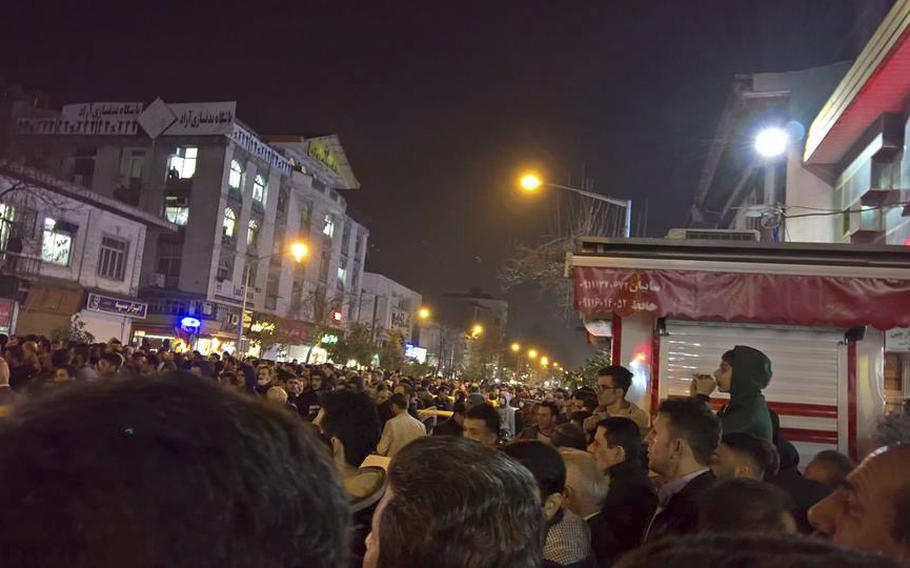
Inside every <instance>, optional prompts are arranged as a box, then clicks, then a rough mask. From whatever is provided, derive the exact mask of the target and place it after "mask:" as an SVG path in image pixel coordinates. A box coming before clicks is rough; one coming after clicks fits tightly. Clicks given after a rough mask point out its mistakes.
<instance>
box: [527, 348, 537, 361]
mask: <svg viewBox="0 0 910 568" xmlns="http://www.w3.org/2000/svg"><path fill="white" fill-rule="evenodd" d="M528 359H537V350H536V349H531V350H529V351H528Z"/></svg>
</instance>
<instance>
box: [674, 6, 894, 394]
mask: <svg viewBox="0 0 910 568" xmlns="http://www.w3.org/2000/svg"><path fill="white" fill-rule="evenodd" d="M872 4H873V3H870V7H868V9H867V10H865V11H864V12H863V18H862V22H861V23H862V25H863V26H867V27H869V28H870V29H874V33H871V34H869V33H866V34H863V37H866V38H868V41H867V42H866V43H865V45H864V46H863V48H862V50H861V51H860V53H859V55H858V56H857V58H856V60H855V61H853V62H848V63H846V64H837V65H832V66H828V67H822V68H816V69H809V70H805V71H799V72H795V73H778V74H760V75H751V76H748V77H746V78H738V79H737V84H736V86H735V87H734V96H733V97H732V98H731V104H729V105H728V108H727V109H726V111H725V112H724V114H723V115H722V117H721V119H720V121H719V126H718V130H717V136H716V137H715V140H716V142H715V144H714V147H713V148H712V150H711V153H710V154H709V159H708V161H707V162H706V164H705V168H704V172H703V175H702V179H701V182H700V184H699V186H698V188H697V191H696V198H695V202H694V204H693V208H692V212H691V214H690V216H689V220H688V226H689V227H690V228H695V229H703V228H711V229H723V230H731V229H732V230H739V231H742V230H754V231H757V232H758V234H759V236H760V240H762V241H777V242H793V243H841V244H858V245H859V244H862V245H884V246H888V245H891V246H897V247H899V246H910V155H908V153H907V137H908V134H910V74H908V73H907V72H906V70H907V65H908V64H910V0H897V1H896V2H886V1H882V2H876V3H874V6H872ZM889 7H890V9H889V10H888V9H887V8H889ZM873 20H875V24H876V25H874V26H873V25H869V24H870V23H871V22H873ZM876 26H877V27H876ZM761 105H764V106H761ZM769 126H770V127H778V128H781V129H783V130H784V131H786V132H787V133H788V134H789V137H788V140H787V145H786V148H784V149H783V151H782V152H781V153H780V155H779V156H776V157H771V158H758V157H756V156H755V154H754V150H753V148H755V146H754V145H753V139H754V137H755V136H756V134H757V132H758V131H759V130H760V129H761V128H766V127H769ZM744 149H746V152H752V153H753V155H752V157H748V156H744V155H743V154H744ZM895 250H897V251H900V250H901V249H899V248H896V249H895ZM908 254H910V253H908ZM870 333H873V334H880V333H881V332H878V331H873V332H870ZM908 337H910V330H908V329H891V330H885V331H884V337H883V340H882V341H883V346H884V360H883V361H880V363H881V365H880V366H881V368H883V369H884V375H885V377H884V382H883V384H882V385H881V390H882V391H883V392H884V393H885V395H886V400H887V403H888V405H889V406H891V407H897V406H899V405H900V403H901V401H902V400H903V399H906V398H910V342H908V341H907V338H908Z"/></svg>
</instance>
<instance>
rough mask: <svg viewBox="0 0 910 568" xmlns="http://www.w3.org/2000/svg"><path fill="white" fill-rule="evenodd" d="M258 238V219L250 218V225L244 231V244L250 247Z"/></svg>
mask: <svg viewBox="0 0 910 568" xmlns="http://www.w3.org/2000/svg"><path fill="white" fill-rule="evenodd" d="M258 239H259V221H257V220H256V219H250V226H249V228H248V229H247V232H246V244H247V246H250V247H255V246H256V241H257V240H258Z"/></svg>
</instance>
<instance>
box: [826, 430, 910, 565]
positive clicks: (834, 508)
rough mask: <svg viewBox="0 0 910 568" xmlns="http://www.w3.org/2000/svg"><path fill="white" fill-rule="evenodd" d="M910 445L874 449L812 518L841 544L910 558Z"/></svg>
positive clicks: (827, 498)
mask: <svg viewBox="0 0 910 568" xmlns="http://www.w3.org/2000/svg"><path fill="white" fill-rule="evenodd" d="M907 471H910V446H896V447H893V448H881V449H879V450H876V451H875V452H873V453H871V454H870V455H869V456H868V457H866V459H864V460H863V462H862V463H861V464H859V466H857V468H856V469H854V470H853V471H852V472H851V473H850V474H849V475H848V476H847V479H846V480H845V481H844V483H843V484H842V485H841V486H840V487H839V488H837V489H836V490H835V491H834V492H833V493H831V495H829V496H828V497H826V498H825V499H823V500H822V501H819V502H818V503H817V504H816V505H815V506H814V507H812V508H811V509H810V510H809V522H810V523H812V526H814V527H815V528H816V529H818V531H819V532H821V533H824V534H826V535H828V536H829V537H831V539H832V540H834V541H835V542H837V543H838V544H845V545H848V546H854V547H856V548H862V549H865V550H871V551H874V552H881V553H885V554H889V555H892V556H897V557H903V558H910V476H907V475H906V472H907Z"/></svg>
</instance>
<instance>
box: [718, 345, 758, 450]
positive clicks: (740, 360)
mask: <svg viewBox="0 0 910 568" xmlns="http://www.w3.org/2000/svg"><path fill="white" fill-rule="evenodd" d="M733 352H734V353H735V359H734V362H733V382H732V384H731V386H730V402H729V403H727V404H726V405H725V406H724V407H723V408H721V409H720V411H718V413H717V417H718V418H720V423H721V430H722V432H723V433H724V434H729V433H731V432H748V433H749V434H752V435H753V436H756V437H758V438H762V439H764V440H767V441H769V442H771V415H770V414H768V404H767V403H766V402H765V397H764V396H763V395H762V393H761V391H762V389H763V388H765V387H767V386H768V383H770V382H771V360H770V359H768V357H767V356H766V355H765V354H764V353H762V352H761V351H759V350H758V349H753V348H751V347H745V346H743V345H737V346H736V347H735V348H734V349H733Z"/></svg>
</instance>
